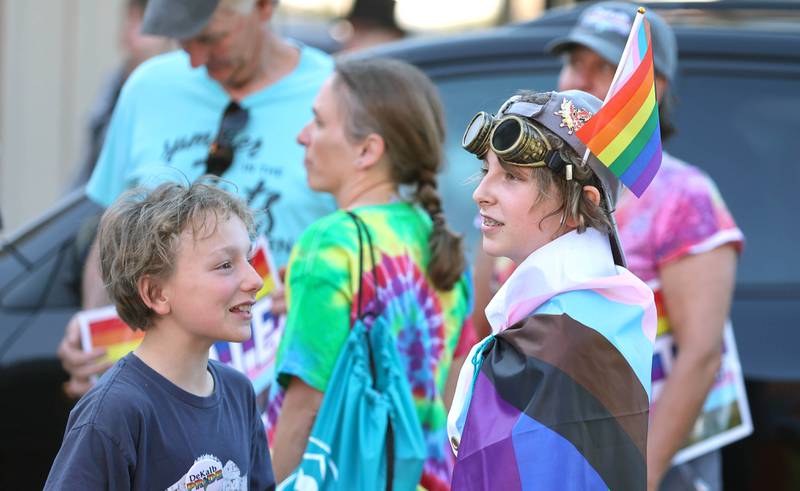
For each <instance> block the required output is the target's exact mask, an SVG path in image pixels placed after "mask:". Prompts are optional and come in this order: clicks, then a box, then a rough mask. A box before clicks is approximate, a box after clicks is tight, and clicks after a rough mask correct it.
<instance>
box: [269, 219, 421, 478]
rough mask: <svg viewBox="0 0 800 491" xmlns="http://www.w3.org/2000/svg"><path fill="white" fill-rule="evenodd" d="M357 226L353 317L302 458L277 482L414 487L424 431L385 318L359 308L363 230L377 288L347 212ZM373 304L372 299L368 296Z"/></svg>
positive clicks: (363, 228)
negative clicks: (356, 277)
mask: <svg viewBox="0 0 800 491" xmlns="http://www.w3.org/2000/svg"><path fill="white" fill-rule="evenodd" d="M347 213H348V215H350V218H352V219H353V221H354V222H355V224H356V230H357V231H358V272H359V275H358V282H359V285H358V296H357V300H356V301H357V304H356V306H357V309H358V310H357V313H358V318H357V319H356V321H355V323H354V324H353V328H352V329H351V330H350V334H349V335H348V338H347V341H346V342H345V344H344V346H343V348H342V351H341V353H340V354H339V358H338V359H337V360H336V365H335V366H334V369H333V373H332V374H331V378H330V381H329V382H328V388H327V390H326V392H325V395H324V396H323V399H322V405H321V407H320V410H319V413H318V414H317V419H316V421H315V422H314V426H313V428H312V429H311V437H310V438H309V441H308V445H307V446H306V450H305V453H304V455H303V460H302V462H301V463H300V466H299V467H298V468H297V469H296V470H295V472H294V473H293V474H292V475H290V476H289V477H288V478H286V480H284V481H283V482H282V483H281V484H280V485H279V486H278V490H347V491H350V490H353V491H359V490H369V491H375V490H382V489H386V490H396V491H405V490H413V489H416V487H417V485H418V484H419V480H420V477H421V475H422V466H423V463H424V461H425V457H426V448H425V439H424V437H423V434H422V428H421V426H420V423H419V419H418V417H417V412H416V409H415V407H414V400H413V398H412V395H411V388H410V386H409V384H408V380H407V378H406V374H405V369H404V367H403V365H402V363H401V361H400V357H399V355H398V353H397V348H396V347H395V340H394V337H393V336H392V333H391V332H390V330H389V329H390V326H388V325H387V323H386V322H382V321H381V316H380V311H378V312H373V311H367V312H364V311H363V310H362V306H363V303H362V292H363V288H362V286H363V284H362V283H363V281H364V238H366V243H367V247H368V248H369V253H370V258H371V260H372V266H373V267H372V281H373V284H374V286H375V289H374V290H375V291H376V296H377V292H378V288H377V286H378V277H377V273H376V270H375V269H376V263H375V253H374V251H373V247H372V237H371V236H370V233H369V230H368V229H367V225H366V224H365V223H364V222H363V220H361V218H359V217H358V216H357V215H355V214H354V213H351V212H347ZM375 305H380V301H378V302H375Z"/></svg>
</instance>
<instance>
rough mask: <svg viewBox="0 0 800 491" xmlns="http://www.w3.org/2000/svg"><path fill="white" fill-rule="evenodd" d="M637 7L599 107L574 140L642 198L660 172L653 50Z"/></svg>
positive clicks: (659, 143)
mask: <svg viewBox="0 0 800 491" xmlns="http://www.w3.org/2000/svg"><path fill="white" fill-rule="evenodd" d="M644 12H645V9H644V8H642V7H640V8H639V11H638V12H637V13H636V18H635V19H634V20H633V25H632V27H631V33H630V35H629V36H628V41H627V43H626V44H625V49H624V51H623V52H622V59H621V60H620V62H619V65H618V66H617V72H616V73H615V74H614V79H613V81H612V82H611V88H610V89H609V91H608V95H606V99H605V101H604V102H603V107H602V108H600V110H599V111H597V113H596V114H595V115H594V116H593V117H592V118H591V119H590V120H589V121H588V122H587V123H586V124H585V125H584V126H583V127H582V128H581V129H580V130H578V131H577V132H576V133H575V134H576V136H577V137H578V138H580V140H581V141H582V142H583V143H585V144H586V146H587V147H588V149H587V155H586V157H588V152H589V151H591V152H592V153H593V154H594V155H595V156H596V157H597V158H598V159H599V160H600V161H601V162H602V163H603V164H605V165H606V167H608V168H609V169H610V170H611V172H613V173H614V175H616V176H617V177H619V179H620V180H621V181H622V183H623V184H624V185H625V186H626V187H627V188H628V189H630V190H631V191H632V192H633V194H635V195H636V196H637V197H640V196H641V195H642V193H644V190H645V189H647V186H648V185H649V184H650V182H651V181H652V180H653V177H655V175H656V172H658V169H659V167H661V128H660V127H659V124H658V103H657V102H656V88H655V75H654V73H653V46H652V44H651V42H650V24H649V23H648V22H647V20H645V18H644Z"/></svg>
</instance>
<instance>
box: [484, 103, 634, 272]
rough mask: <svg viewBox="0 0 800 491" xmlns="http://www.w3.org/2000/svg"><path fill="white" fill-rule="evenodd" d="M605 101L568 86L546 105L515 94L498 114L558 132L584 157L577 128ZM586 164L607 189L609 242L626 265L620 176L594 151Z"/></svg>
mask: <svg viewBox="0 0 800 491" xmlns="http://www.w3.org/2000/svg"><path fill="white" fill-rule="evenodd" d="M602 105H603V101H601V100H600V99H598V98H597V97H595V96H593V95H591V94H588V93H586V92H583V91H581V90H564V91H561V92H550V99H549V100H548V101H547V103H546V104H544V105H539V104H534V103H531V102H522V101H518V100H515V97H512V98H511V99H509V101H507V102H506V103H505V104H503V107H502V108H501V111H500V113H501V114H498V115H497V116H498V117H500V116H502V115H506V114H517V115H520V116H524V117H526V118H528V119H530V120H532V121H534V122H536V123H538V124H540V125H542V126H544V127H545V128H547V129H549V130H550V131H552V132H553V133H555V134H556V135H558V136H559V138H561V139H562V140H564V142H565V143H566V144H567V145H569V146H570V147H571V148H572V149H573V150H575V152H576V153H577V154H578V155H579V156H581V157H583V155H584V154H585V153H586V145H585V144H584V143H583V142H582V141H581V140H580V139H579V138H578V137H577V136H576V135H575V132H577V131H578V130H579V129H580V128H581V127H582V126H583V125H584V124H585V123H586V122H587V121H588V120H589V119H590V118H591V117H592V116H593V115H594V114H596V113H597V111H599V110H600V107H601V106H602ZM512 164H513V162H512ZM586 164H587V165H588V166H589V168H591V169H592V171H593V172H594V174H595V176H597V178H598V180H599V181H600V187H601V188H602V189H600V192H601V193H603V196H604V198H605V202H606V203H607V205H608V208H609V211H610V212H612V213H610V215H609V216H610V217H611V233H610V234H609V242H610V243H611V252H612V254H613V256H614V262H615V263H616V264H618V265H620V266H625V254H624V253H623V251H622V245H621V243H620V241H619V237H618V236H617V226H616V223H614V215H613V211H614V210H615V209H616V206H617V198H618V196H619V189H620V182H619V179H618V178H617V176H615V175H614V173H612V172H611V170H610V169H609V168H608V167H606V166H605V165H604V164H603V163H602V162H600V161H599V160H598V159H597V157H595V156H594V154H592V153H590V154H589V158H588V159H587V160H586Z"/></svg>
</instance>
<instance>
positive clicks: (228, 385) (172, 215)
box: [45, 184, 275, 490]
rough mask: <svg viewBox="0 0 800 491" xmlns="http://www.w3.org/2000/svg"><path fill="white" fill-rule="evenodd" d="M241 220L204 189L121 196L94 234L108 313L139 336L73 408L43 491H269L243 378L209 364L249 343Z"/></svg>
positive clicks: (232, 204) (253, 278)
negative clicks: (217, 346)
mask: <svg viewBox="0 0 800 491" xmlns="http://www.w3.org/2000/svg"><path fill="white" fill-rule="evenodd" d="M251 229H252V216H251V214H250V211H249V210H248V208H247V207H246V205H245V204H244V203H242V202H241V201H240V200H239V199H237V198H235V197H233V196H232V195H230V194H228V193H226V192H224V191H222V190H220V189H218V188H216V187H213V186H209V185H205V184H193V185H191V186H190V187H185V186H182V185H178V184H162V185H161V186H159V187H158V188H156V189H155V190H153V191H151V192H144V191H138V192H137V191H132V192H129V193H127V194H125V195H123V196H122V197H120V198H119V200H117V202H116V203H114V204H113V205H112V206H111V207H110V208H109V209H108V210H107V211H106V213H105V214H104V216H103V219H102V221H101V223H100V229H99V231H98V234H99V235H98V241H99V246H100V262H101V273H102V276H103V281H104V283H105V285H106V288H107V289H108V292H109V294H110V296H111V298H112V300H113V301H114V304H115V305H116V307H117V312H118V314H119V316H120V317H121V318H122V320H123V321H125V322H126V323H127V324H128V325H129V326H131V328H133V329H142V330H144V331H145V336H144V339H143V341H142V343H141V345H140V346H139V347H138V348H137V349H136V350H135V351H134V352H133V353H130V354H128V355H127V356H125V357H124V358H122V359H121V360H119V362H117V363H116V364H115V365H114V366H113V367H112V368H111V369H109V370H108V372H107V373H105V374H104V375H103V377H102V378H101V379H100V381H99V382H98V384H97V385H96V386H95V387H94V388H92V389H91V391H89V393H88V394H87V395H86V396H84V397H83V398H82V399H81V400H80V401H79V402H78V404H77V406H75V408H74V409H73V411H72V413H71V414H70V418H69V422H68V423H67V430H66V434H65V435H64V442H63V444H62V446H61V450H60V451H59V452H58V455H57V456H56V459H55V461H54V462H53V467H52V469H51V470H50V475H49V477H48V479H47V484H46V485H45V489H80V490H89V489H114V490H120V489H141V490H145V489H147V490H154V489H168V490H187V489H189V490H191V489H208V490H212V489H220V490H222V489H226V490H227V489H236V490H240V489H241V490H246V489H251V490H256V489H257V490H263V489H274V487H275V482H274V478H273V473H272V464H271V462H270V456H269V450H268V447H267V440H266V434H265V432H264V426H263V423H262V421H261V418H260V416H259V413H258V410H257V408H256V401H255V394H254V392H253V388H252V386H251V384H250V382H249V380H248V379H247V378H246V377H245V376H244V375H242V374H240V373H239V372H236V371H235V370H233V369H231V368H228V367H226V366H223V365H221V364H219V363H216V362H214V361H211V360H209V359H208V351H209V348H210V347H211V345H212V344H213V343H214V342H215V341H219V340H224V341H233V342H241V341H244V340H246V339H248V338H249V337H250V317H251V315H250V307H251V306H252V305H253V303H254V301H255V294H256V292H257V291H258V290H259V289H260V288H261V285H262V280H261V278H260V277H259V275H258V274H257V273H256V271H255V270H254V269H253V268H252V267H251V266H250V263H249V260H248V259H249V253H250V247H251V240H250V231H251Z"/></svg>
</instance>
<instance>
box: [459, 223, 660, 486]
mask: <svg viewBox="0 0 800 491" xmlns="http://www.w3.org/2000/svg"><path fill="white" fill-rule="evenodd" d="M581 235H584V237H579V236H578V235H577V234H575V233H574V232H573V233H571V234H567V235H566V236H563V237H561V238H559V239H557V240H556V241H554V242H552V243H550V244H548V245H547V246H545V247H543V248H542V249H540V250H538V251H536V252H535V253H534V255H536V256H537V257H536V258H535V259H534V260H531V261H530V262H528V260H526V261H525V262H523V263H522V264H521V265H520V267H519V268H517V270H515V271H514V273H512V276H511V277H510V278H509V280H508V281H507V282H506V283H505V284H504V285H503V287H501V289H500V291H498V293H497V295H496V296H495V298H494V299H493V300H492V303H490V304H489V307H488V308H487V317H488V318H489V320H490V323H492V330H493V332H494V335H492V336H489V337H487V338H486V339H485V340H484V341H483V342H482V343H479V344H478V345H477V346H476V347H475V348H473V350H472V351H471V352H470V355H469V357H468V359H467V362H466V363H465V366H464V368H463V369H462V372H461V377H460V379H459V387H458V389H457V391H456V398H455V399H454V402H453V408H452V409H451V413H450V417H449V419H448V433H449V434H450V437H451V443H452V444H453V446H454V449H456V450H457V458H456V466H455V470H454V474H453V482H452V489H453V490H454V491H461V490H493V489H503V490H509V491H515V490H534V489H535V490H553V491H556V490H558V491H561V490H581V491H587V490H604V491H605V490H609V489H611V490H644V489H645V488H646V479H647V472H646V471H647V468H646V458H645V457H646V448H647V422H648V421H647V420H648V409H649V407H648V406H649V394H650V370H651V367H652V356H653V340H654V337H655V327H656V315H655V314H656V312H655V303H654V302H653V294H652V292H651V291H650V290H649V289H648V288H647V286H646V285H645V284H644V283H642V282H641V281H640V280H639V279H638V278H636V277H634V276H633V275H632V274H631V273H630V272H629V271H627V270H626V269H624V268H621V267H618V268H616V274H614V273H613V272H612V273H611V274H610V275H608V276H605V277H595V278H594V279H591V278H589V279H587V278H586V277H585V276H583V277H582V271H581V270H584V269H585V267H592V266H591V265H592V264H597V263H600V262H604V263H608V264H609V265H610V264H611V261H612V260H611V257H610V252H608V251H606V252H605V255H606V256H608V257H605V258H599V257H595V256H594V255H593V254H592V252H591V251H592V250H593V249H597V248H598V247H600V246H603V247H605V249H608V245H607V239H605V236H604V235H603V236H600V234H599V233H596V232H594V231H592V230H591V229H590V230H587V232H586V233H585V234H581ZM591 235H597V236H598V237H597V238H596V239H597V240H595V241H594V242H592V243H591V244H590V245H591V246H593V247H590V248H588V251H587V250H585V249H584V250H583V253H584V256H583V258H579V257H578V256H577V255H574V254H569V253H565V252H564V251H575V250H577V249H575V248H574V245H575V244H578V241H585V240H588V239H590V238H591V237H586V236H591ZM570 241H572V242H570ZM603 241H605V243H604V242H603ZM571 247H572V248H571ZM534 255H532V256H531V258H529V259H533V256H534ZM593 259H597V261H596V262H593V261H592V260H593ZM601 259H602V261H601ZM582 260H586V262H584V263H583V264H582V265H580V267H576V266H575V263H576V262H578V261H582ZM495 307H496V308H495ZM493 308H494V310H493ZM498 313H500V314H502V317H499V316H497V315H493V314H498Z"/></svg>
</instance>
